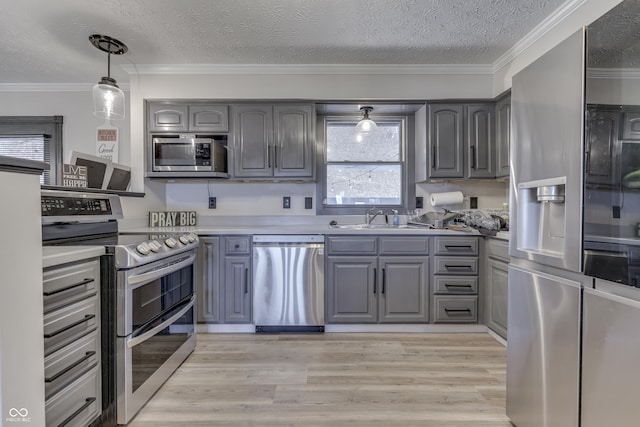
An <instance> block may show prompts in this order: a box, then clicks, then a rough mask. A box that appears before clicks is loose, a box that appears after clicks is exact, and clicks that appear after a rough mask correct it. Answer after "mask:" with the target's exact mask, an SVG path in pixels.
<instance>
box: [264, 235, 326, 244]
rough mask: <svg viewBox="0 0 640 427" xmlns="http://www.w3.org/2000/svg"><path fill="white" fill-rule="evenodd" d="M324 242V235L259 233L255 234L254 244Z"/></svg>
mask: <svg viewBox="0 0 640 427" xmlns="http://www.w3.org/2000/svg"><path fill="white" fill-rule="evenodd" d="M313 243H317V244H324V235H322V234H311V235H296V234H278V235H274V234H259V235H254V236H253V244H254V245H255V246H267V245H268V246H274V245H282V244H284V245H295V244H297V245H306V244H313Z"/></svg>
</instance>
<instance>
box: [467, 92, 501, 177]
mask: <svg viewBox="0 0 640 427" xmlns="http://www.w3.org/2000/svg"><path fill="white" fill-rule="evenodd" d="M494 109H495V105H494V104H493V103H490V104H486V103H483V104H469V105H467V106H466V114H465V123H466V132H465V138H464V139H465V143H466V144H465V145H466V157H467V160H466V165H467V166H466V167H467V177H469V178H494V177H495V176H496V171H495V165H494V158H495V154H494V139H495V136H494V134H495V129H494V128H495V121H494Z"/></svg>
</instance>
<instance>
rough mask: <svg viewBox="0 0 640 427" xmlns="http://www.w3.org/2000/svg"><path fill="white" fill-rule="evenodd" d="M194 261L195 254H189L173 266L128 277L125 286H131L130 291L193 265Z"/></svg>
mask: <svg viewBox="0 0 640 427" xmlns="http://www.w3.org/2000/svg"><path fill="white" fill-rule="evenodd" d="M195 259H196V256H195V254H191V255H189V256H188V257H187V258H185V259H184V260H182V261H178V262H176V263H173V264H169V265H167V266H166V267H160V268H158V269H157V270H152V271H149V272H147V273H142V274H135V275H132V276H129V277H128V278H127V284H128V285H130V286H132V289H134V288H137V287H138V286H137V285H143V284H145V283H148V282H151V281H153V280H155V279H159V278H161V277H164V276H166V275H167V274H169V273H173V272H174V271H178V270H180V269H181V268H183V267H186V266H187V265H189V264H193V263H194V262H195Z"/></svg>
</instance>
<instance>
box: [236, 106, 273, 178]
mask: <svg viewBox="0 0 640 427" xmlns="http://www.w3.org/2000/svg"><path fill="white" fill-rule="evenodd" d="M232 108H233V150H234V153H233V154H234V155H233V157H234V171H233V175H234V176H235V177H260V178H264V177H271V176H273V161H274V159H273V153H272V145H273V108H272V106H271V105H235V106H233V107H232Z"/></svg>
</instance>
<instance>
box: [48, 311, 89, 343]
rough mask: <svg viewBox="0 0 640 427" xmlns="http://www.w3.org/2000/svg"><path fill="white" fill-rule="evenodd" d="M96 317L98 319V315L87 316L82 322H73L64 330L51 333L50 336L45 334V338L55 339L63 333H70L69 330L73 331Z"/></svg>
mask: <svg viewBox="0 0 640 427" xmlns="http://www.w3.org/2000/svg"><path fill="white" fill-rule="evenodd" d="M95 317H96V315H95V314H85V316H84V318H82V319H80V320H78V321H75V322H73V323H72V324H70V325H67V326H65V327H64V328H62V329H58V330H57V331H55V332H51V333H50V334H44V337H45V338H53V337H55V336H56V335H59V334H61V333H63V332H65V331H68V330H69V329H71V328H75V327H76V326H78V325H81V324H83V323H84V322H88V321H89V320H91V319H93V318H95Z"/></svg>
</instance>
